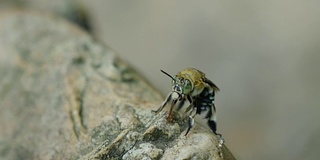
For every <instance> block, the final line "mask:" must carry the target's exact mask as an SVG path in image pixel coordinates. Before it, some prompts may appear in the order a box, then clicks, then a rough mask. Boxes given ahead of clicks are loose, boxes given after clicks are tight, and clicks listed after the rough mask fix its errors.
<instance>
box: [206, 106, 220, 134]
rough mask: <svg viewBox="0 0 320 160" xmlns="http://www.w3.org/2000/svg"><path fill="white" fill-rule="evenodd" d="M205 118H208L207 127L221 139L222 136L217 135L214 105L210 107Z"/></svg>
mask: <svg viewBox="0 0 320 160" xmlns="http://www.w3.org/2000/svg"><path fill="white" fill-rule="evenodd" d="M206 118H209V119H208V126H209V127H210V129H211V130H212V131H213V133H214V134H216V135H218V136H220V137H222V135H221V134H220V133H217V117H216V108H215V106H214V104H213V105H212V106H211V107H210V109H209V112H208V114H207V116H206Z"/></svg>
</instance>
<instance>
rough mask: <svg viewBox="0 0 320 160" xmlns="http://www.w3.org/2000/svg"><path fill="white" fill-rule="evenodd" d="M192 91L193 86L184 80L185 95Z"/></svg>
mask: <svg viewBox="0 0 320 160" xmlns="http://www.w3.org/2000/svg"><path fill="white" fill-rule="evenodd" d="M191 90H192V85H191V82H190V81H189V80H184V86H183V93H184V94H189V93H190V92H191Z"/></svg>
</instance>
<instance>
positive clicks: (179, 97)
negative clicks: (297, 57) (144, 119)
mask: <svg viewBox="0 0 320 160" xmlns="http://www.w3.org/2000/svg"><path fill="white" fill-rule="evenodd" d="M161 72H162V73H164V74H165V75H167V76H169V77H170V78H171V79H172V91H171V92H170V93H169V94H168V96H167V97H166V99H165V100H164V101H163V103H162V104H161V106H160V107H159V108H158V109H157V110H153V112H155V113H159V112H161V111H162V110H163V108H164V107H165V106H166V104H167V103H168V102H170V101H172V102H171V108H170V111H169V114H168V117H167V120H168V121H169V122H170V121H172V111H173V108H174V107H175V105H176V104H177V108H176V110H177V111H179V110H180V109H181V108H182V107H183V105H184V103H185V102H186V101H189V106H188V107H187V108H186V111H185V113H188V112H189V118H188V129H187V132H186V134H185V136H187V134H188V133H189V131H190V129H191V128H192V127H193V125H194V117H195V116H196V115H197V114H202V113H206V115H205V117H204V118H206V119H208V121H207V124H208V126H209V128H210V129H211V130H212V131H213V133H214V134H216V135H219V136H220V137H221V134H219V133H217V123H216V121H217V120H216V108H215V105H214V96H215V92H217V91H219V88H218V87H217V86H216V85H215V84H214V83H213V82H211V81H210V80H209V79H207V78H206V76H205V74H204V73H203V72H201V71H199V70H197V69H194V68H187V69H184V70H183V71H181V72H179V73H178V74H177V75H176V76H175V77H172V76H171V75H170V74H168V73H167V72H165V71H163V70H161ZM177 102H178V103H177Z"/></svg>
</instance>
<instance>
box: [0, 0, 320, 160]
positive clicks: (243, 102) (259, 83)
mask: <svg viewBox="0 0 320 160" xmlns="http://www.w3.org/2000/svg"><path fill="white" fill-rule="evenodd" d="M0 3H1V7H0V9H1V10H4V9H7V8H11V7H20V8H31V9H34V10H42V11H45V12H52V13H55V14H60V15H63V16H67V17H68V15H70V13H72V14H73V12H75V13H77V14H79V15H80V19H81V18H85V22H88V23H85V25H84V26H86V28H88V29H89V31H90V32H91V33H92V34H93V35H94V36H95V37H96V38H97V39H98V40H99V41H101V42H102V43H103V44H106V45H107V46H108V47H111V48H112V49H113V50H115V51H116V52H118V54H119V56H120V57H122V58H123V59H125V60H126V61H128V62H129V63H130V64H131V65H132V66H134V67H135V68H136V69H137V70H138V71H139V72H141V73H142V74H143V75H144V76H145V77H146V78H147V79H148V80H149V82H150V83H151V84H153V85H154V86H155V87H156V88H158V89H159V90H160V91H161V92H162V93H163V95H166V94H167V93H168V92H169V91H170V90H171V81H170V79H169V78H168V77H167V76H165V75H164V74H162V73H161V72H160V69H163V70H165V71H167V72H168V73H170V74H172V75H174V74H176V73H177V72H179V71H181V70H183V69H184V68H187V67H194V68H197V69H199V70H201V71H203V72H204V73H206V75H207V77H208V78H209V79H211V80H212V81H213V82H214V83H215V84H216V85H217V86H218V87H219V88H220V89H221V91H220V92H218V94H217V95H216V107H217V114H218V115H217V116H218V132H219V133H221V134H222V135H223V136H224V138H225V140H226V145H227V146H228V147H229V149H230V150H231V152H232V153H233V154H234V155H235V156H236V157H237V158H238V159H245V160H256V159H259V160H267V159H288V160H298V159H299V160H300V159H310V160H312V159H319V157H320V152H319V150H320V97H319V91H320V84H319V82H320V72H319V69H320V53H319V52H320V9H319V6H320V1H315V0H306V1H297V0H293V1H289V0H270V1H255V0H244V1H237V0H227V1H226V0H223V1H209V0H197V1H191V0H183V1H182V0H178V1H171V0H162V1H147V0H141V1H118V0H93V1H85V0H55V1H49V0H0ZM72 14H71V15H72ZM0 25H1V24H0ZM155 108H157V107H155ZM155 108H154V109H155Z"/></svg>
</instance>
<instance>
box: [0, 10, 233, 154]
mask: <svg viewBox="0 0 320 160" xmlns="http://www.w3.org/2000/svg"><path fill="white" fill-rule="evenodd" d="M0 24H1V25H0V128H1V129H0V159H234V157H233V156H232V154H231V153H230V151H228V149H227V148H226V147H225V146H224V145H222V147H219V146H218V145H219V139H218V138H217V137H216V136H215V135H214V134H212V133H211V132H210V131H207V130H206V129H204V128H202V127H201V126H199V125H195V127H194V128H193V129H192V130H191V132H190V133H189V135H188V136H186V137H185V136H184V132H185V129H186V123H185V120H184V119H183V118H182V117H181V116H180V115H179V114H177V113H175V114H174V121H173V122H172V123H168V122H167V120H166V115H167V113H166V112H165V111H163V112H161V113H159V114H158V115H154V114H153V113H151V110H152V109H156V108H157V107H158V106H159V105H160V104H161V101H162V100H163V97H162V96H161V95H160V94H159V93H158V92H157V91H156V90H155V89H154V88H152V86H150V85H149V84H148V83H146V81H145V80H144V79H143V78H142V77H141V76H140V75H139V74H138V73H137V72H136V71H134V70H133V69H132V68H131V67H130V66H128V65H127V64H126V63H125V62H124V61H123V60H121V59H119V58H118V57H117V55H116V54H115V53H114V51H112V50H110V49H108V48H107V47H105V46H103V45H101V44H99V43H98V42H96V41H95V40H94V39H93V38H92V37H91V36H90V35H88V34H87V33H86V32H84V31H82V30H81V29H79V28H78V27H76V26H74V25H73V24H71V23H69V22H67V21H65V20H64V19H62V18H59V17H55V16H52V15H46V14H43V13H38V12H31V11H26V10H24V11H18V10H16V11H6V12H2V13H0Z"/></svg>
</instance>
